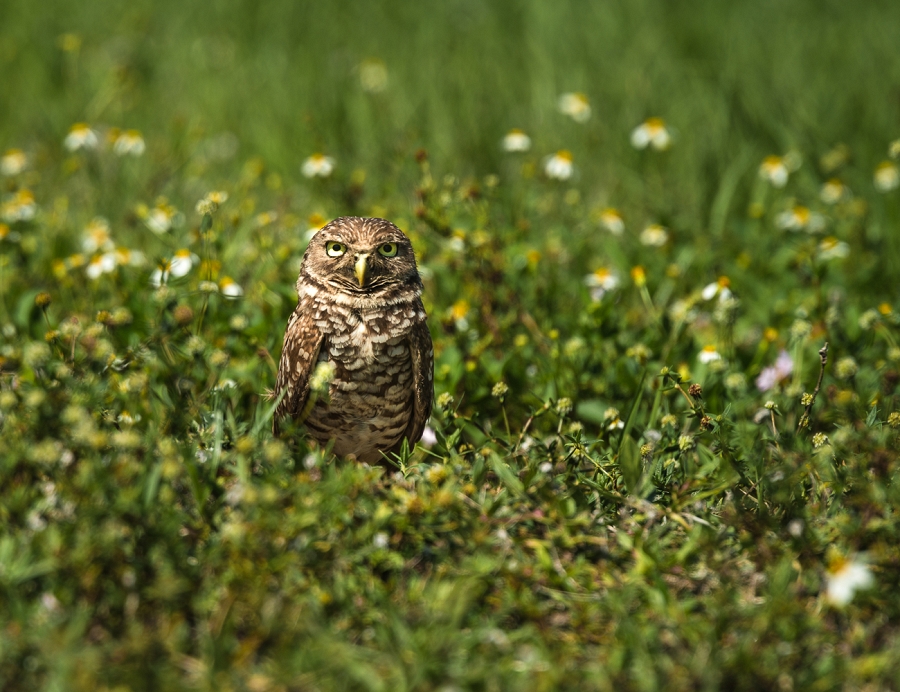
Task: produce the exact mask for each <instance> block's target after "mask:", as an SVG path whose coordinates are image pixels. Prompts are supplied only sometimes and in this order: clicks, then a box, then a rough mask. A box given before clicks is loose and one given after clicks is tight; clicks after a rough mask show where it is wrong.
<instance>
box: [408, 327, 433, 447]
mask: <svg viewBox="0 0 900 692" xmlns="http://www.w3.org/2000/svg"><path fill="white" fill-rule="evenodd" d="M409 352H410V354H412V366H413V415H412V417H411V418H410V420H409V425H408V426H407V428H406V433H405V436H406V437H407V438H408V439H409V446H410V447H412V446H413V445H414V444H415V443H416V442H418V441H419V440H420V439H421V438H422V431H424V430H425V423H426V421H427V420H428V417H429V416H430V415H431V401H432V399H433V398H434V346H433V344H432V343H431V332H429V331H428V325H426V324H425V322H419V323H418V324H417V325H415V326H414V327H413V328H412V331H411V332H410V333H409Z"/></svg>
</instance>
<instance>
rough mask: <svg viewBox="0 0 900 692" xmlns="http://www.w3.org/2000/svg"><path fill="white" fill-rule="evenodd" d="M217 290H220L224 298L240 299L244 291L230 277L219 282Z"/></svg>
mask: <svg viewBox="0 0 900 692" xmlns="http://www.w3.org/2000/svg"><path fill="white" fill-rule="evenodd" d="M219 288H221V289H222V295H223V296H225V297H226V298H240V297H241V296H242V295H244V289H243V288H241V287H240V285H239V284H238V283H237V282H236V281H235V280H234V279H232V278H231V277H230V276H226V277H224V278H223V279H222V280H221V281H219Z"/></svg>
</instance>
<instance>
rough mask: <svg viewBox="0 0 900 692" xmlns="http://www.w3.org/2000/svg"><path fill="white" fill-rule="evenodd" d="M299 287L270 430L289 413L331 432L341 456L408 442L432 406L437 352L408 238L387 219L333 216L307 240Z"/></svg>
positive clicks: (377, 454)
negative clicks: (324, 366)
mask: <svg viewBox="0 0 900 692" xmlns="http://www.w3.org/2000/svg"><path fill="white" fill-rule="evenodd" d="M297 294H298V296H299V301H298V304H297V307H296V309H295V310H294V312H293V314H291V316H290V318H289V319H288V324H287V329H286V331H285V335H284V346H283V348H282V351H281V362H280V363H279V366H278V376H277V380H276V385H275V397H276V399H280V401H279V404H278V406H277V408H276V410H275V422H274V430H275V433H276V434H278V433H279V429H280V427H281V421H282V419H283V418H285V417H289V418H293V419H295V420H297V421H299V422H301V423H303V425H304V426H305V427H306V430H307V431H308V433H309V434H310V435H311V436H312V437H313V438H314V439H316V440H317V441H319V442H321V443H323V444H324V443H327V442H328V441H331V440H333V441H334V447H333V450H334V452H335V453H336V454H338V455H339V456H345V457H353V458H355V459H357V460H358V461H362V462H366V463H374V462H378V461H380V460H382V459H383V458H384V455H385V454H390V453H395V452H397V451H398V450H399V449H400V448H401V447H402V445H403V441H404V439H405V440H408V441H409V445H410V447H412V446H413V445H414V444H415V443H416V442H417V441H418V440H419V439H420V438H421V437H422V432H423V430H424V428H425V422H426V421H427V420H428V416H429V415H430V414H431V401H432V398H433V394H434V375H433V372H434V351H433V348H432V343H431V335H430V334H429V332H428V326H427V325H426V324H425V318H426V315H425V308H424V307H423V305H422V299H421V294H422V281H421V279H420V278H419V273H418V270H417V269H416V259H415V256H414V254H413V249H412V244H411V243H410V242H409V238H407V237H406V235H405V234H404V233H403V232H402V231H401V230H400V229H399V228H397V227H396V226H394V225H393V224H392V223H390V222H389V221H385V220H384V219H374V218H359V217H342V218H338V219H335V220H334V221H332V222H331V223H329V224H328V225H327V226H325V227H324V228H322V229H321V230H320V231H319V232H318V233H316V234H315V235H314V236H313V238H312V240H311V241H310V243H309V247H308V248H307V250H306V253H305V254H304V256H303V263H302V265H301V268H300V276H299V278H298V279H297ZM323 364H324V365H326V366H327V368H328V369H327V370H324V371H319V373H317V368H319V367H321V366H322V365H323ZM322 372H324V373H325V374H324V375H323V376H320V375H321V373H322ZM329 376H330V378H331V379H330V382H328V377H329ZM313 384H317V385H318V387H319V389H320V390H321V391H316V390H315V389H314V387H313V386H312V385H313Z"/></svg>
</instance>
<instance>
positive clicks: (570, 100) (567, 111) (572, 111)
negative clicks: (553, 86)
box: [556, 92, 591, 123]
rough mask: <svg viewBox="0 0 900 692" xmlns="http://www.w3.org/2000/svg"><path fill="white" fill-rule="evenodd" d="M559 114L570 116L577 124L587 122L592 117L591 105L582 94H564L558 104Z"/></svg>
mask: <svg viewBox="0 0 900 692" xmlns="http://www.w3.org/2000/svg"><path fill="white" fill-rule="evenodd" d="M556 106H557V108H559V112H560V113H562V114H563V115H568V116H569V117H570V118H572V120H574V121H575V122H577V123H583V122H587V120H588V118H590V117H591V104H590V103H589V102H588V98H587V96H585V95H584V94H582V93H581V92H574V93H569V94H563V95H562V96H560V97H559V100H558V101H557V102H556Z"/></svg>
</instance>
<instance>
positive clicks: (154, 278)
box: [150, 250, 200, 288]
mask: <svg viewBox="0 0 900 692" xmlns="http://www.w3.org/2000/svg"><path fill="white" fill-rule="evenodd" d="M199 261H200V258H199V257H197V255H195V254H194V253H192V252H191V251H190V250H179V251H178V252H176V253H175V254H174V255H173V256H172V258H171V259H168V260H163V261H162V262H161V263H160V265H159V266H158V267H157V268H156V269H154V270H153V273H152V274H150V283H151V284H152V285H153V286H154V287H155V288H159V287H160V286H161V285H163V284H166V283H168V281H169V277H175V278H176V279H177V278H179V277H182V276H184V275H185V274H187V273H188V272H189V271H190V270H191V267H193V266H194V264H196V263H197V262H199Z"/></svg>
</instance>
